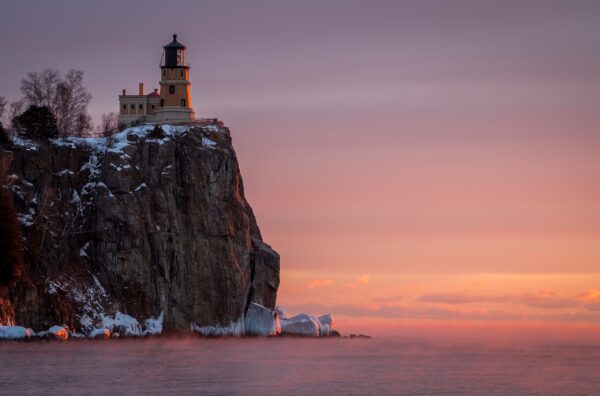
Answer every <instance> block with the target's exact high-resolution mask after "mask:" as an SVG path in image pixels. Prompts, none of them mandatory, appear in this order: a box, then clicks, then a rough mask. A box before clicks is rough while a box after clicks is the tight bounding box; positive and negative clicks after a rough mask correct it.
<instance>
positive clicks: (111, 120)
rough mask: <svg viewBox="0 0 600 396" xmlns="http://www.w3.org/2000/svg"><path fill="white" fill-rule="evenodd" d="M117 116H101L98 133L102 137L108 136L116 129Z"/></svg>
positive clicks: (114, 114)
mask: <svg viewBox="0 0 600 396" xmlns="http://www.w3.org/2000/svg"><path fill="white" fill-rule="evenodd" d="M118 120H119V116H117V113H115V112H114V111H113V112H110V113H108V114H102V116H101V117H100V125H98V133H99V134H101V135H102V136H110V135H112V134H113V132H114V131H115V130H116V129H117V128H118Z"/></svg>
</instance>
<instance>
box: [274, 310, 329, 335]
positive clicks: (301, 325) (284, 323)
mask: <svg viewBox="0 0 600 396" xmlns="http://www.w3.org/2000/svg"><path fill="white" fill-rule="evenodd" d="M321 332H322V328H321V323H320V322H319V320H318V319H317V318H315V317H314V316H310V315H307V314H300V315H296V316H294V317H291V318H289V319H282V320H281V334H289V335H295V336H303V337H320V336H321Z"/></svg>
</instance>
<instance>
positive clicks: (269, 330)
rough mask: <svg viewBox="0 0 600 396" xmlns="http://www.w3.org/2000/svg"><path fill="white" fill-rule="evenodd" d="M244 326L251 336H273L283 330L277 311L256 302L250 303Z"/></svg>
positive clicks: (246, 332)
mask: <svg viewBox="0 0 600 396" xmlns="http://www.w3.org/2000/svg"><path fill="white" fill-rule="evenodd" d="M244 328H245V334H246V335H251V336H273V335H277V334H279V333H280V332H281V325H280V323H279V316H278V315H277V313H276V312H275V311H272V310H270V309H269V308H265V307H263V306H262V305H260V304H256V303H250V305H249V307H248V311H247V312H246V316H245V318H244Z"/></svg>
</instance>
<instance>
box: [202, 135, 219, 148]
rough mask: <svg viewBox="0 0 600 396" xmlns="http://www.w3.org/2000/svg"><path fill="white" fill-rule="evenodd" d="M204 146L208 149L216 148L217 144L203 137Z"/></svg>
mask: <svg viewBox="0 0 600 396" xmlns="http://www.w3.org/2000/svg"><path fill="white" fill-rule="evenodd" d="M202 145H203V146H206V147H214V146H216V145H217V142H214V141H212V140H210V139H208V138H205V137H202Z"/></svg>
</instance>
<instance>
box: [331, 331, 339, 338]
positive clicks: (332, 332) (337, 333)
mask: <svg viewBox="0 0 600 396" xmlns="http://www.w3.org/2000/svg"><path fill="white" fill-rule="evenodd" d="M341 336H342V335H341V334H340V333H339V332H338V331H337V330H331V331H330V332H329V337H335V338H340V337H341Z"/></svg>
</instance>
